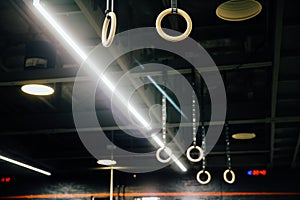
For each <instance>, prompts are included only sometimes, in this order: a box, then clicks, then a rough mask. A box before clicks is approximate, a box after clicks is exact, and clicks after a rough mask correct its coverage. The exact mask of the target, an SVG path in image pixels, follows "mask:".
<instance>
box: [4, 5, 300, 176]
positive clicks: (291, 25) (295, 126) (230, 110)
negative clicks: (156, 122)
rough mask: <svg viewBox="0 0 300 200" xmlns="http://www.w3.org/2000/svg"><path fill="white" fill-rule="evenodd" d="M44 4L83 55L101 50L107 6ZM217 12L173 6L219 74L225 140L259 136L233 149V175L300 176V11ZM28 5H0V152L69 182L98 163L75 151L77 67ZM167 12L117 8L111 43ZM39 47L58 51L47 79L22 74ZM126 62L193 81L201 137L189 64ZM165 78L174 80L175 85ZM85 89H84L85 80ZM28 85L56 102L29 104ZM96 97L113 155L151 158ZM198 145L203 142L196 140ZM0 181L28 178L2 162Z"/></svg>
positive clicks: (170, 59) (144, 58) (218, 150)
mask: <svg viewBox="0 0 300 200" xmlns="http://www.w3.org/2000/svg"><path fill="white" fill-rule="evenodd" d="M43 2H44V3H45V5H46V6H47V8H49V9H50V10H51V11H52V12H53V13H55V17H56V18H57V19H58V21H59V22H60V23H61V24H62V25H63V27H64V28H65V29H66V30H68V31H69V32H70V33H71V34H72V36H73V37H74V38H75V40H76V41H78V42H79V44H80V46H81V47H82V48H83V49H84V50H85V51H86V52H89V51H91V50H92V49H93V48H94V47H95V46H96V45H98V44H99V43H100V42H101V39H100V35H101V27H102V22H103V12H104V10H105V3H106V1H105V0H86V1H84V0H51V1H50V0H48V1H47V0H45V1H43ZM222 2H223V1H220V0H215V1H204V0H201V1H195V0H186V1H178V5H179V7H180V8H182V9H183V10H185V11H186V12H187V13H188V14H189V15H190V17H191V18H192V21H193V30H192V33H191V35H190V37H192V38H193V39H194V40H196V41H197V42H199V43H200V44H201V45H202V46H203V47H204V48H205V49H206V51H207V52H208V53H209V55H210V56H211V57H212V59H213V60H214V61H215V63H216V64H217V66H218V68H219V70H220V71H221V75H222V77H223V80H224V84H225V88H226V95H227V101H228V102H227V117H226V120H227V122H228V124H229V127H230V134H233V133H236V132H255V133H256V135H257V137H256V138H255V139H253V140H251V141H236V140H232V141H231V150H232V161H233V167H248V166H257V167H273V168H276V167H299V163H300V155H299V153H298V151H299V146H300V125H299V124H300V123H299V122H300V90H299V87H300V79H299V75H300V68H299V65H300V43H299V42H297V41H298V36H299V34H300V24H299V19H300V16H299V15H300V14H299V12H298V10H297V6H296V5H294V4H295V2H292V1H283V0H276V1H268V0H263V1H260V3H261V4H262V5H263V10H262V13H260V14H259V15H258V16H257V17H255V18H253V19H250V20H247V21H243V22H227V21H224V20H221V19H219V18H218V17H217V16H216V15H215V9H216V7H217V6H218V5H219V4H220V3H222ZM31 3H32V2H31V0H24V1H21V0H9V1H0V11H1V12H0V23H1V26H0V27H1V28H0V49H1V60H0V61H1V62H0V81H1V82H0V91H1V94H2V95H1V100H0V101H1V104H0V108H1V109H0V118H1V127H0V150H1V152H2V154H3V155H7V156H10V157H12V158H15V159H17V160H21V161H24V162H26V163H32V164H33V165H35V166H40V167H42V168H44V169H48V170H50V171H52V172H53V173H55V172H57V173H59V172H64V173H65V172H66V171H70V170H69V169H70V168H72V169H73V170H74V171H77V172H78V171H80V172H84V171H86V170H91V169H95V168H96V167H97V164H96V159H95V158H94V157H93V156H92V155H91V154H90V153H89V152H88V151H87V150H86V148H85V147H84V146H83V144H82V142H81V141H80V139H79V137H78V134H77V131H76V129H75V126H74V121H73V116H72V87H73V82H74V80H75V76H76V73H77V71H78V69H79V66H80V63H78V62H77V60H76V58H73V57H72V56H71V54H70V52H69V51H67V49H66V48H65V46H64V44H63V43H62V42H61V40H59V39H58V37H57V36H56V35H55V34H53V32H52V30H51V28H49V27H48V26H45V24H44V23H42V20H41V19H39V17H37V16H36V15H35V14H33V12H32V10H33V8H32V6H31ZM167 7H169V1H166V0H153V1H146V0H144V1H141V0H128V1H115V12H116V14H117V19H118V23H117V33H120V32H123V31H126V30H130V29H133V28H140V27H153V26H154V25H155V19H156V17H157V15H158V14H159V13H160V12H161V11H162V10H164V9H165V8H167ZM40 18H41V17H40ZM163 25H164V27H168V28H171V29H175V30H178V31H181V32H182V31H184V29H185V22H184V21H183V19H181V18H180V17H176V16H168V17H167V18H166V20H165V21H163ZM35 40H44V41H48V42H50V43H52V44H53V45H54V46H55V49H56V52H57V57H56V65H55V67H54V68H53V69H46V70H35V71H28V70H24V58H25V55H26V48H25V47H26V44H28V43H29V42H31V41H35ZM124 57H125V58H126V59H127V62H126V63H125V64H124V63H123V65H125V66H126V67H127V68H130V67H128V66H136V65H137V63H136V62H135V61H134V59H132V58H135V59H136V60H138V61H139V62H141V63H144V64H146V63H150V62H158V63H163V64H165V65H168V66H171V67H173V68H175V69H177V70H178V71H179V72H181V73H182V74H183V75H184V76H185V77H186V78H187V79H188V80H189V81H190V82H191V80H192V77H194V76H196V85H197V89H196V93H197V95H198V98H199V99H201V101H202V102H203V115H202V116H201V121H205V125H206V127H207V125H208V122H209V119H210V107H211V105H210V97H209V94H208V91H207V88H206V86H205V84H203V81H202V79H201V78H200V76H199V74H196V75H195V74H193V73H192V72H193V71H191V66H190V65H189V64H188V63H186V62H185V61H184V60H182V59H180V58H178V57H176V56H174V55H172V54H170V53H168V52H164V51H159V50H155V49H146V50H142V51H135V52H131V53H129V54H128V55H126V56H124ZM121 65H122V64H121ZM122 67H124V66H120V62H118V61H117V62H115V63H113V64H112V69H113V70H114V71H115V72H118V71H120V70H121V68H122ZM162 78H164V77H162ZM168 78H169V79H170V80H172V81H175V80H176V79H175V78H174V77H172V76H171V75H170V76H169V77H168ZM82 79H83V80H85V81H87V80H86V79H87V77H82ZM30 81H36V82H40V83H55V89H56V92H55V94H54V95H53V96H49V97H33V96H29V95H26V94H24V93H22V92H21V91H20V86H21V85H23V84H24V83H28V82H30ZM85 81H83V83H82V87H84V86H85V85H84V84H85ZM183 89H184V88H183ZM141 90H145V91H146V90H147V91H146V93H151V94H152V96H151V99H152V100H153V101H154V102H156V103H159V102H160V98H161V95H160V93H159V92H157V91H156V90H155V88H154V87H151V86H149V87H148V88H142V89H141ZM96 96H97V97H96V102H97V104H96V105H95V106H96V108H97V114H98V115H99V116H101V117H99V121H101V125H102V126H103V129H104V131H105V133H106V134H107V135H108V137H111V135H112V133H113V134H114V140H115V141H114V142H115V143H116V145H118V146H120V147H122V148H124V149H127V150H130V151H133V152H147V151H150V150H154V149H153V146H151V145H150V144H149V142H147V140H145V139H138V138H134V137H128V135H126V134H125V133H124V132H123V131H121V130H120V129H119V128H118V127H117V126H116V124H115V122H114V120H113V118H112V114H111V111H110V109H109V108H107V98H106V97H104V96H103V95H101V93H99V94H97V95H96ZM149 98H150V97H149ZM169 109H170V111H169V112H170V113H169V114H168V115H169V116H171V118H170V124H171V125H170V126H172V124H174V123H177V122H178V115H176V112H174V111H172V109H171V108H169ZM87 112H88V111H87ZM174 126H175V125H174ZM89 128H91V129H94V128H97V127H89ZM172 128H173V130H176V127H172ZM198 139H199V141H200V140H201V136H200V133H198ZM189 165H191V166H193V167H194V168H197V169H198V168H199V166H197V165H192V164H191V163H190V164H189ZM208 166H209V167H225V166H226V163H225V138H224V133H223V134H222V135H221V137H220V138H219V141H218V143H217V145H216V146H215V147H214V149H213V150H212V152H211V153H210V154H209V155H208ZM0 171H1V172H7V173H16V172H18V173H21V174H23V173H27V171H26V170H23V169H19V168H18V167H12V166H11V164H8V163H6V162H0Z"/></svg>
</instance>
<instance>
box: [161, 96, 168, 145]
mask: <svg viewBox="0 0 300 200" xmlns="http://www.w3.org/2000/svg"><path fill="white" fill-rule="evenodd" d="M161 111H162V113H161V115H162V139H163V143H164V145H166V135H167V134H166V133H167V101H166V97H165V95H162V109H161Z"/></svg>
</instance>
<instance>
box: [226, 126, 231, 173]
mask: <svg viewBox="0 0 300 200" xmlns="http://www.w3.org/2000/svg"><path fill="white" fill-rule="evenodd" d="M225 142H226V157H227V162H226V165H227V167H228V169H229V170H231V158H230V140H229V127H228V125H227V124H226V125H225Z"/></svg>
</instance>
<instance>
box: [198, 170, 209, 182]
mask: <svg viewBox="0 0 300 200" xmlns="http://www.w3.org/2000/svg"><path fill="white" fill-rule="evenodd" d="M203 173H205V174H206V176H207V179H206V180H205V181H202V180H201V179H200V176H201V174H203ZM210 180H211V175H210V173H209V172H208V171H204V170H201V171H199V172H198V173H197V181H198V182H199V183H201V184H203V185H205V184H207V183H209V182H210Z"/></svg>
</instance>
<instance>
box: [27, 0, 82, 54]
mask: <svg viewBox="0 0 300 200" xmlns="http://www.w3.org/2000/svg"><path fill="white" fill-rule="evenodd" d="M33 6H34V7H36V9H37V10H38V11H39V12H40V13H41V14H42V15H43V17H44V18H46V19H47V21H48V22H49V23H50V24H51V26H52V27H53V28H54V29H55V30H56V31H57V32H58V33H59V34H60V35H61V36H62V37H63V38H64V40H65V41H66V42H67V43H68V44H69V45H70V46H71V47H72V49H73V50H74V51H75V52H76V53H77V54H78V55H79V56H80V57H81V58H82V60H85V59H87V55H86V54H85V53H84V52H83V51H82V50H81V49H80V48H79V46H78V45H77V44H76V43H75V42H74V41H73V40H72V39H71V38H70V36H69V35H68V34H67V33H66V32H65V31H64V30H63V29H62V28H61V27H60V26H59V25H58V24H57V22H56V21H55V20H54V19H53V18H52V17H51V15H50V14H49V13H48V12H47V11H46V10H45V9H44V7H43V6H42V5H41V4H40V0H33Z"/></svg>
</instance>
